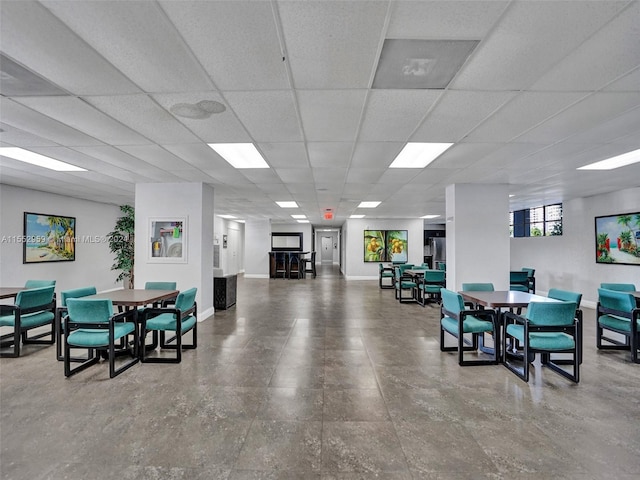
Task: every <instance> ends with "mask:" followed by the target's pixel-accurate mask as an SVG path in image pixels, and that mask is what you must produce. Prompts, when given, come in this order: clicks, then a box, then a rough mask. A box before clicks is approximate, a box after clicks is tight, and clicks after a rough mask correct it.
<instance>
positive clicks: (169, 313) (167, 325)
mask: <svg viewBox="0 0 640 480" xmlns="http://www.w3.org/2000/svg"><path fill="white" fill-rule="evenodd" d="M196 293H197V289H196V288H190V289H189V290H186V291H184V292H180V294H179V295H178V298H177V299H176V303H175V306H174V307H172V308H168V307H165V308H146V309H145V310H144V314H143V315H142V330H141V331H142V339H143V342H144V338H145V337H146V335H147V333H148V332H153V335H154V339H153V344H154V345H157V337H156V336H157V335H158V333H159V334H160V348H161V349H163V348H164V349H174V350H176V356H175V357H170V358H164V357H149V358H148V357H147V356H146V352H145V349H144V348H143V349H142V355H141V358H142V361H143V362H150V363H180V361H181V360H182V349H193V348H196V347H197V346H198V320H197V305H196ZM189 331H191V332H192V338H193V341H192V343H191V344H190V345H185V344H184V343H183V342H182V336H183V335H184V334H186V333H187V332H189ZM166 333H170V334H173V335H174V336H173V337H171V338H170V339H168V340H166V339H165V334H166ZM174 340H175V344H172V343H171V342H173V341H174Z"/></svg>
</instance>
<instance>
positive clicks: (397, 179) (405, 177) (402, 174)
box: [377, 168, 423, 184]
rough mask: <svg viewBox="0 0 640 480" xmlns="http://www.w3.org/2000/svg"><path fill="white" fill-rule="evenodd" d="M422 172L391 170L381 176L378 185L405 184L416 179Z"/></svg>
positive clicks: (419, 169) (410, 169)
mask: <svg viewBox="0 0 640 480" xmlns="http://www.w3.org/2000/svg"><path fill="white" fill-rule="evenodd" d="M422 170H423V169H421V168H389V169H388V170H385V172H384V173H383V174H382V175H381V176H380V179H379V180H378V182H377V183H381V184H382V183H384V184H396V183H398V184H405V183H408V182H410V181H411V180H412V179H413V178H415V177H416V176H417V175H418V174H419V173H420V172H422Z"/></svg>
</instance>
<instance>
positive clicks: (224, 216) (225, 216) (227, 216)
mask: <svg viewBox="0 0 640 480" xmlns="http://www.w3.org/2000/svg"><path fill="white" fill-rule="evenodd" d="M218 216H219V217H220V218H227V219H231V218H236V217H234V216H233V215H218Z"/></svg>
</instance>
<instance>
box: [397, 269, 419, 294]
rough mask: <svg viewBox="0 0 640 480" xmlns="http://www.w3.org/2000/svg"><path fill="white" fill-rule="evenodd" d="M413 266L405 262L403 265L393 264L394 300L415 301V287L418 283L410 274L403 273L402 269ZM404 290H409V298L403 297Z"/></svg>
mask: <svg viewBox="0 0 640 480" xmlns="http://www.w3.org/2000/svg"><path fill="white" fill-rule="evenodd" d="M411 268H413V265H411V264H408V263H405V264H403V265H395V266H394V273H395V281H394V287H395V296H396V300H398V301H399V302H400V303H406V302H415V301H416V287H417V286H418V284H417V283H416V281H415V278H414V277H412V276H410V275H405V273H404V271H405V270H409V269H411ZM405 290H411V298H408V297H403V296H402V292H403V291H405Z"/></svg>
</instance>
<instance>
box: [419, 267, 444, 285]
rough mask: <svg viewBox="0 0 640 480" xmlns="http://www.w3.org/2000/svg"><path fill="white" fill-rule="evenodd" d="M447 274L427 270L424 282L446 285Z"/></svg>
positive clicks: (440, 271)
mask: <svg viewBox="0 0 640 480" xmlns="http://www.w3.org/2000/svg"><path fill="white" fill-rule="evenodd" d="M444 280H445V272H443V271H442V270H425V271H424V281H425V283H444Z"/></svg>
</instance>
